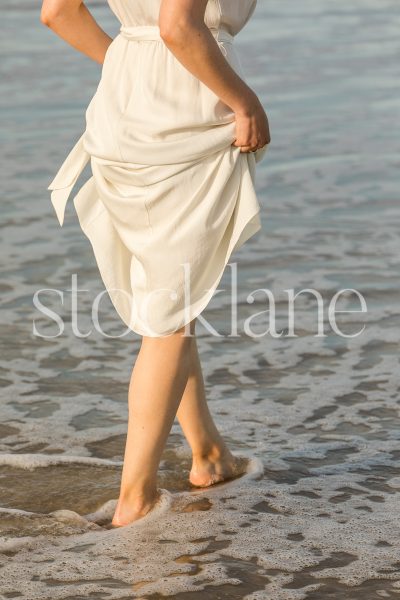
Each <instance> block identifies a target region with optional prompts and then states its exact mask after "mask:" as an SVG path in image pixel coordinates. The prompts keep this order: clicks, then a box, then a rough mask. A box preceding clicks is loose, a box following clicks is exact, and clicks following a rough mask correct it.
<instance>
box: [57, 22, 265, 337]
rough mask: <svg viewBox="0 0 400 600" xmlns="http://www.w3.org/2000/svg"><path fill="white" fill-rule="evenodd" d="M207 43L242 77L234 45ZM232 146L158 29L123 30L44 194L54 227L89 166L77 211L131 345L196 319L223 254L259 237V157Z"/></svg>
mask: <svg viewBox="0 0 400 600" xmlns="http://www.w3.org/2000/svg"><path fill="white" fill-rule="evenodd" d="M213 34H214V35H215V38H216V40H217V42H218V44H219V47H220V49H221V52H223V54H224V55H225V57H226V59H227V60H228V62H229V63H230V64H231V66H232V67H233V68H234V69H235V70H236V71H237V72H238V73H239V74H241V76H242V77H243V73H242V67H241V65H240V61H239V57H238V55H237V52H236V49H235V47H234V43H233V36H232V35H231V34H230V33H229V32H228V31H227V30H224V29H223V28H219V29H218V30H215V31H213ZM243 78H244V77H243ZM234 140H235V116H234V113H233V112H232V111H231V109H230V108H229V107H228V106H226V105H225V104H224V103H222V102H221V100H220V99H219V98H218V97H217V96H216V95H215V94H214V93H213V92H212V91H211V90H210V89H209V88H208V87H207V86H205V85H204V84H203V83H202V82H201V81H200V80H198V79H197V78H196V77H194V76H193V75H192V74H191V73H190V72H189V71H188V70H187V69H185V67H184V66H183V65H182V64H181V63H180V62H179V61H178V60H177V59H176V58H175V56H174V55H173V54H172V53H171V52H170V50H169V49H168V48H167V47H166V45H165V44H164V42H163V40H162V39H161V38H160V35H159V29H158V27H157V26H154V25H142V26H134V27H124V26H121V29H120V33H119V35H118V36H117V37H116V38H114V40H113V42H112V43H111V45H110V46H109V48H108V50H107V53H106V57H105V61H104V63H103V67H102V75H101V79H100V82H99V85H98V88H97V91H96V93H95V95H94V96H93V98H92V100H91V102H90V104H89V106H88V108H87V110H86V129H85V131H84V133H83V134H82V135H81V137H80V138H79V139H78V141H77V142H76V144H75V146H74V147H73V148H72V150H71V152H70V154H69V155H68V156H67V158H66V159H65V161H64V163H63V164H62V166H61V168H60V169H59V171H58V173H57V175H56V176H55V178H54V179H53V181H52V182H51V184H50V185H49V187H48V189H50V190H51V200H52V203H53V206H54V209H55V211H56V214H57V216H58V219H59V222H60V224H61V225H62V224H63V220H64V211H65V206H66V203H67V200H68V197H69V195H70V193H71V191H72V189H73V187H74V185H75V183H76V181H77V179H78V177H79V175H80V173H81V172H82V170H83V168H84V167H85V165H86V164H87V163H88V162H90V166H91V171H92V176H91V177H90V178H89V179H88V180H87V181H86V183H84V185H83V186H82V187H81V189H80V190H79V191H78V193H77V194H76V196H75V197H74V206H75V209H76V212H77V215H78V219H79V223H80V226H81V228H82V230H83V231H84V233H85V234H86V236H87V237H88V239H89V240H90V242H91V245H92V247H93V251H94V255H95V257H96V262H97V265H98V268H99V272H100V275H101V277H102V280H103V283H104V285H105V288H106V289H107V291H108V294H109V295H110V298H111V301H112V303H113V305H114V307H115V309H116V311H117V313H118V315H119V316H120V318H121V319H122V321H123V322H124V323H125V324H126V325H127V326H128V327H129V328H130V329H131V330H132V331H134V332H136V333H138V334H139V335H146V336H151V337H158V336H164V335H169V334H171V333H173V332H174V331H176V330H177V329H178V328H180V327H183V326H184V325H186V324H187V323H189V322H190V321H191V320H192V319H194V318H195V317H196V316H198V315H199V314H200V313H201V312H202V311H203V310H204V308H205V307H206V306H207V304H208V303H209V301H210V300H211V298H212V296H213V294H214V292H215V290H216V288H217V287H218V284H219V281H220V279H221V277H222V275H223V272H224V269H225V266H226V264H227V263H228V262H229V259H230V256H231V254H232V252H233V251H234V250H236V249H238V248H239V247H240V246H241V245H242V244H243V243H244V242H245V241H246V240H247V239H249V238H250V237H251V236H252V235H254V234H255V233H256V232H257V231H258V230H259V229H260V227H261V222H260V205H259V202H258V199H257V195H256V191H255V172H256V163H257V162H259V161H260V160H261V159H262V157H263V156H264V154H265V152H266V150H267V147H264V148H263V149H261V150H258V151H257V152H255V153H242V152H241V151H240V148H238V147H236V146H233V145H232V142H233V141H234Z"/></svg>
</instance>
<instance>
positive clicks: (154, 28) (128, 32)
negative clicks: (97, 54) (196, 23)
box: [119, 25, 235, 56]
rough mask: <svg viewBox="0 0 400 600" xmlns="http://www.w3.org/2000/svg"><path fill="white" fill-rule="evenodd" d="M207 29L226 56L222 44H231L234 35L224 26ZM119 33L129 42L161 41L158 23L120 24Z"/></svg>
mask: <svg viewBox="0 0 400 600" xmlns="http://www.w3.org/2000/svg"><path fill="white" fill-rule="evenodd" d="M209 30H210V31H211V33H212V34H213V36H214V37H215V39H216V41H217V42H218V45H219V47H220V48H221V50H222V52H223V54H225V56H226V50H225V48H224V46H223V44H224V43H229V44H232V43H233V40H234V39H235V38H234V36H233V35H232V34H231V33H229V31H228V30H227V29H225V28H224V27H218V28H217V27H209ZM119 33H120V35H121V36H122V37H124V38H125V39H127V40H128V41H131V42H134V41H140V40H154V41H162V37H161V35H160V28H159V26H158V25H133V26H129V27H128V26H125V25H121V27H120V30H119Z"/></svg>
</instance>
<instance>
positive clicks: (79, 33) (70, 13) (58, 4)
mask: <svg viewBox="0 0 400 600" xmlns="http://www.w3.org/2000/svg"><path fill="white" fill-rule="evenodd" d="M40 20H41V22H42V23H43V25H46V26H47V27H49V28H50V29H51V30H52V31H54V33H56V34H57V35H58V36H59V37H60V38H62V39H63V40H64V41H66V42H67V43H68V44H70V46H72V47H73V48H75V49H76V50H79V52H83V54H86V56H88V57H89V58H91V59H92V60H94V61H95V62H97V63H100V64H103V62H104V57H105V55H106V52H107V49H108V46H109V45H110V44H111V42H112V38H111V37H110V36H109V35H107V34H106V32H105V31H103V29H101V27H100V26H99V25H98V24H97V22H96V21H95V19H94V18H93V16H92V15H91V13H90V12H89V10H88V9H87V8H86V6H85V5H84V3H83V2H82V0H43V2H42V10H41V13H40Z"/></svg>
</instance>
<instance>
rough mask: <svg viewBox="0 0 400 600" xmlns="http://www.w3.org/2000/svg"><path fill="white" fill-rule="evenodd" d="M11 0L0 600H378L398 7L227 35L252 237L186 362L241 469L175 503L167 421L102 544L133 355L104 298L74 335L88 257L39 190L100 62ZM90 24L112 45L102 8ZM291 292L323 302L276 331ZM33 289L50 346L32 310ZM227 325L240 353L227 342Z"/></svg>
mask: <svg viewBox="0 0 400 600" xmlns="http://www.w3.org/2000/svg"><path fill="white" fill-rule="evenodd" d="M33 4H34V3H30V2H26V1H24V0H5V5H4V6H3V10H2V17H3V26H2V33H3V41H2V46H3V48H2V50H3V52H2V61H1V63H0V69H1V76H2V79H1V81H2V84H1V85H2V92H3V93H2V96H1V99H0V103H1V111H2V115H3V127H2V138H3V139H2V142H3V148H4V150H5V151H4V171H3V178H2V275H3V276H2V283H1V290H2V294H1V299H2V313H1V314H2V318H1V339H2V345H3V348H2V357H1V375H0V376H1V384H2V392H1V393H2V396H1V425H0V452H1V454H0V506H1V507H2V508H1V511H0V590H1V593H2V597H3V598H23V599H27V600H28V599H29V600H39V599H40V600H47V599H48V600H50V599H51V600H57V599H64V600H65V599H69V600H72V599H73V600H78V599H80V598H93V599H95V598H96V599H105V598H107V599H112V600H114V599H120V600H122V599H128V598H151V599H156V598H161V597H164V596H169V597H173V598H176V599H181V598H182V599H187V600H190V599H192V598H193V599H195V598H200V599H201V600H208V599H210V600H211V599H212V600H214V599H216V598H223V599H239V598H246V599H248V600H259V599H273V600H298V599H303V598H305V599H309V600H311V599H318V600H319V599H321V598H324V599H326V598H329V599H336V598H337V599H340V600H342V599H344V598H351V599H352V600H354V599H357V598H368V600H371V599H372V598H394V597H397V596H398V595H399V593H400V526H399V514H400V500H399V494H400V444H399V437H400V434H399V421H400V416H399V378H398V372H399V361H398V352H399V333H398V332H399V287H398V281H399V274H400V273H399V271H400V269H399V250H400V244H399V233H398V232H399V226H400V208H399V181H400V175H399V168H398V167H399V163H400V155H399V137H398V124H399V116H400V100H399V79H398V58H399V53H400V38H399V35H398V32H399V26H400V16H399V11H398V3H397V1H396V0H379V1H378V0H347V1H346V2H344V1H342V2H329V1H328V0H305V1H303V2H292V1H290V0H268V1H267V0H259V2H258V7H257V10H256V12H255V14H254V17H253V19H252V21H251V22H250V23H249V24H248V26H247V27H246V29H245V30H244V31H243V32H242V33H241V34H240V35H239V36H238V38H237V41H236V43H237V45H238V48H239V50H240V52H241V60H242V63H243V67H244V69H245V72H246V74H247V77H248V81H249V83H250V84H251V85H252V86H253V87H254V89H255V90H256V91H257V93H258V94H259V96H260V98H261V100H262V102H263V104H264V106H265V108H266V110H267V113H268V115H269V118H270V124H271V134H272V143H271V146H270V149H269V152H268V154H267V155H266V157H265V160H263V162H262V164H260V166H259V169H258V173H257V177H258V179H257V190H258V193H259V198H260V203H261V205H262V221H263V229H262V231H260V232H258V233H257V235H256V236H254V237H253V238H252V239H251V240H249V241H248V242H247V243H246V244H245V246H243V247H242V248H241V249H240V250H239V251H238V252H237V253H236V255H234V256H233V257H232V259H231V262H232V263H234V262H236V263H237V279H238V281H237V288H238V293H239V302H238V328H237V332H233V334H232V327H231V323H232V305H231V289H232V272H233V268H232V267H231V268H230V269H227V272H226V274H225V275H224V278H223V280H222V282H221V284H220V290H221V291H220V293H218V295H216V296H215V297H214V298H213V299H212V301H211V302H210V304H209V306H208V307H207V309H206V311H205V313H204V315H203V316H204V318H205V319H206V320H207V322H204V323H200V324H199V327H198V346H199V352H200V355H201V358H202V363H203V369H204V376H205V383H206V388H207V396H208V401H209V405H210V408H211V410H212V413H213V415H214V417H215V420H216V422H217V424H218V427H219V428H220V430H221V432H222V434H223V435H224V437H225V439H226V440H227V442H228V443H229V445H230V448H231V449H232V451H233V452H235V453H237V454H238V455H242V456H246V457H249V458H252V463H251V469H250V471H251V472H250V473H249V474H248V476H247V477H245V478H242V479H237V480H236V481H235V482H233V483H231V484H229V485H225V486H220V487H218V486H216V487H215V488H212V489H206V490H203V491H200V492H198V493H194V492H193V491H192V489H191V487H190V485H189V483H188V480H187V477H188V473H189V469H190V452H189V449H188V446H187V444H186V442H185V440H184V438H183V435H182V432H181V430H180V428H179V426H178V425H177V424H174V426H173V429H172V432H171V435H170V437H169V440H168V445H167V448H166V450H165V452H164V454H163V457H162V462H161V466H160V473H159V486H160V488H161V489H162V490H166V491H165V492H163V496H162V502H161V504H160V505H159V506H158V509H157V511H156V512H155V513H154V515H153V518H152V519H149V520H148V521H147V523H146V524H145V525H144V522H143V524H142V526H138V525H137V524H133V525H132V526H128V527H125V528H117V529H110V526H109V525H110V518H111V515H112V510H113V508H114V507H115V500H116V498H117V497H118V489H119V482H120V475H121V465H122V459H123V451H124V442H125V434H126V423H127V402H126V396H127V387H128V383H129V376H130V372H131V368H132V366H133V363H134V360H135V357H136V355H137V352H138V349H139V344H140V339H139V337H138V336H137V335H135V334H132V333H130V334H129V335H122V334H123V333H124V327H123V325H122V324H121V322H120V321H119V319H118V317H117V315H116V314H115V311H114V310H113V308H112V306H111V304H110V303H109V302H108V301H107V298H106V297H104V299H103V300H102V303H101V307H102V308H101V322H102V327H103V331H104V332H105V333H104V334H103V333H101V332H100V331H97V330H96V329H95V328H93V324H92V321H91V308H92V305H93V300H94V298H95V297H96V295H97V294H99V293H101V292H102V291H103V290H104V288H103V286H102V283H101V280H100V277H99V273H98V270H97V267H96V263H95V259H94V257H93V254H92V249H91V247H90V244H89V242H88V240H87V239H86V238H85V237H84V235H83V234H82V232H81V230H80V227H79V224H78V222H77V219H76V216H75V213H74V209H73V205H72V203H71V204H70V205H69V206H68V209H67V211H68V212H67V218H66V222H65V225H64V227H63V228H62V229H61V228H60V227H59V225H58V222H57V220H56V217H55V214H54V212H53V208H52V206H51V204H50V197H49V192H48V191H47V189H46V188H47V185H48V184H49V183H50V181H51V179H52V178H53V176H54V173H55V172H56V170H57V169H58V168H59V166H60V164H61V162H62V161H63V160H64V158H65V156H66V154H67V152H68V151H69V149H70V148H71V147H72V145H73V143H74V142H75V141H76V140H77V139H78V137H79V135H80V134H81V132H82V131H83V127H84V111H85V108H86V106H87V104H88V102H89V100H90V98H91V96H92V95H93V93H94V91H95V89H96V85H97V82H98V78H99V73H100V71H99V69H100V67H99V66H98V65H96V64H94V63H93V62H92V61H90V60H89V59H88V58H86V57H84V56H83V55H80V54H78V53H77V52H76V51H74V50H73V49H72V48H69V47H68V46H67V45H66V44H65V43H64V42H62V41H61V40H60V39H58V38H57V37H56V36H55V35H54V34H53V33H52V32H51V31H49V30H47V29H46V28H45V27H44V26H43V25H42V24H41V23H40V19H39V11H40V9H39V7H38V6H33ZM89 7H90V8H91V9H93V13H94V15H95V16H96V18H98V19H99V22H100V23H101V25H102V26H103V27H104V28H105V29H106V30H107V31H108V32H109V33H110V35H115V34H116V32H117V29H118V24H117V22H116V21H115V19H114V17H113V16H112V15H111V13H110V11H109V10H108V8H107V6H106V3H105V2H104V3H103V2H97V3H93V2H90V3H89ZM86 174H87V173H86ZM73 277H76V281H77V284H78V285H79V288H80V289H81V292H80V293H79V294H78V305H79V322H78V323H74V321H73V318H72V316H71V303H72V294H71V292H70V290H71V289H72V286H73V283H74V280H73ZM306 288H312V289H314V290H317V291H318V292H319V293H320V294H321V297H322V299H323V308H324V310H323V315H322V320H321V322H322V327H323V335H318V323H317V313H316V302H315V299H313V297H312V296H311V295H307V294H303V295H302V296H301V297H300V298H299V299H298V300H297V301H296V310H295V323H294V328H295V336H294V335H293V336H290V335H288V332H289V323H288V303H287V300H288V292H287V290H294V292H297V291H300V290H302V289H306ZM345 288H352V289H355V290H357V291H358V292H359V294H360V295H362V297H363V298H364V299H365V302H366V306H367V310H366V311H364V312H363V311H361V310H360V302H359V300H358V299H357V298H355V297H353V300H352V302H350V300H349V301H348V302H347V303H346V302H342V304H341V305H340V306H339V304H338V306H337V308H338V309H339V308H342V309H347V310H348V309H349V308H353V309H354V311H355V312H353V313H349V312H347V313H343V314H342V315H340V314H338V315H337V324H338V327H339V332H337V331H335V330H334V329H333V328H332V324H331V321H330V320H329V314H328V307H329V303H330V302H332V298H333V297H334V296H335V294H336V293H337V292H338V291H340V290H343V289H345ZM45 289H47V291H44V290H45ZM257 289H260V290H263V289H268V290H270V292H271V294H272V296H273V298H274V300H275V310H276V319H275V325H276V330H277V332H282V333H281V335H271V334H268V333H266V332H265V331H264V330H266V328H267V326H268V313H266V312H265V311H266V310H267V308H268V305H267V303H266V300H265V294H264V293H263V292H262V291H261V292H258V293H257V294H254V291H255V290H257ZM39 290H40V293H41V296H40V297H41V299H42V300H43V302H44V303H45V304H46V305H47V306H48V307H50V308H51V309H52V310H54V311H55V312H56V313H57V314H59V315H60V316H61V318H62V323H63V330H62V332H60V331H59V329H58V327H57V326H56V324H55V322H54V320H52V319H50V318H49V317H46V316H45V315H44V314H43V312H41V311H40V310H38V308H37V306H35V304H34V303H33V298H34V296H35V293H37V292H38V291H39ZM251 298H255V302H251ZM342 300H343V299H342ZM257 312H259V313H261V314H260V316H259V317H255V314H256V313H257ZM249 318H250V319H253V320H252V321H251V322H252V323H254V325H255V324H257V326H256V327H255V329H257V333H258V336H257V337H256V336H255V335H253V336H251V335H248V334H246V332H245V330H244V328H243V324H244V323H245V321H246V320H247V319H249ZM207 323H209V324H211V325H212V326H213V328H214V330H215V331H218V332H219V334H220V335H215V334H214V333H213V332H212V331H211V329H210V328H208V327H207ZM34 326H35V329H34ZM340 332H342V333H344V334H345V335H341V334H340ZM357 332H359V333H358V334H357ZM105 334H107V335H105ZM230 334H231V335H230ZM355 334H357V335H355ZM51 336H54V337H51ZM118 336H120V337H118ZM346 336H349V337H346ZM351 336H353V337H351ZM259 461H261V464H262V470H261V471H260V462H259Z"/></svg>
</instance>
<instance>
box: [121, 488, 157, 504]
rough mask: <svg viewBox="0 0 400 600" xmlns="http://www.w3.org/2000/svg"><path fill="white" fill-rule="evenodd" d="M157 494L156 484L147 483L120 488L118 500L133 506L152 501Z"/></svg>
mask: <svg viewBox="0 0 400 600" xmlns="http://www.w3.org/2000/svg"><path fill="white" fill-rule="evenodd" d="M156 496H157V486H156V485H155V484H148V485H146V486H140V487H139V486H137V487H136V486H135V487H124V488H121V491H120V494H119V501H120V502H121V503H124V504H125V503H127V504H131V505H135V506H141V505H145V504H148V502H152V501H153V500H154V498H155V497H156Z"/></svg>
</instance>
